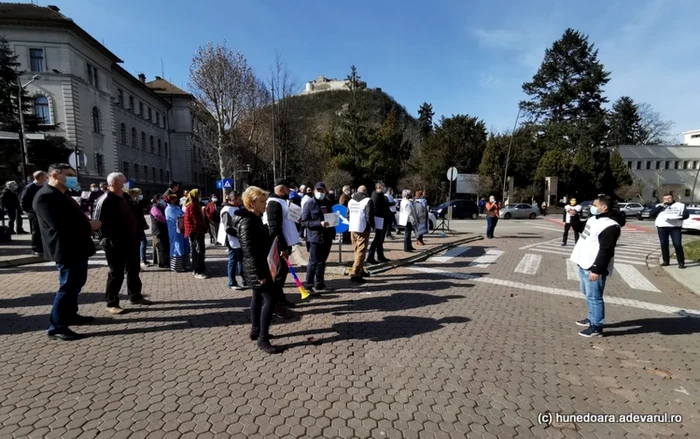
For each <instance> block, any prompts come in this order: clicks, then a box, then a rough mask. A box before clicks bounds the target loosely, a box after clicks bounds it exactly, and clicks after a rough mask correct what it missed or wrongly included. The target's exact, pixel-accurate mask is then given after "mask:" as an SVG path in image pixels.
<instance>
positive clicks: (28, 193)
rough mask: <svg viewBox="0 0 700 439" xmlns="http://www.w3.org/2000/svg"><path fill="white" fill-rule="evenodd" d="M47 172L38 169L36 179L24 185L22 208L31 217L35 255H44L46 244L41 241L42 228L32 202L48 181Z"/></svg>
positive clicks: (30, 225) (35, 174)
mask: <svg viewBox="0 0 700 439" xmlns="http://www.w3.org/2000/svg"><path fill="white" fill-rule="evenodd" d="M46 178H47V175H46V172H44V171H36V172H35V173H34V181H33V182H31V183H30V184H28V185H26V186H25V187H24V190H23V191H22V197H21V198H20V204H21V205H22V209H23V210H24V211H25V212H27V218H29V227H30V230H31V232H32V252H34V256H42V255H43V254H44V244H43V243H42V242H41V230H39V221H38V220H37V218H36V214H35V213H34V208H33V207H32V203H33V202H34V197H35V196H36V194H37V192H39V189H41V187H42V186H44V184H45V183H46Z"/></svg>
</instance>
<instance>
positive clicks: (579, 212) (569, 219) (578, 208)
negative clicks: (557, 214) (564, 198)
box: [564, 204, 581, 224]
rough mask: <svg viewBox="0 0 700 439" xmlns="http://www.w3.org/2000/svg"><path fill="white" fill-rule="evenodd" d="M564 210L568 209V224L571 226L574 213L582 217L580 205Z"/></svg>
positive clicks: (567, 207)
mask: <svg viewBox="0 0 700 439" xmlns="http://www.w3.org/2000/svg"><path fill="white" fill-rule="evenodd" d="M564 209H566V224H571V217H572V215H571V213H572V212H576V216H578V215H581V206H580V205H578V204H577V205H575V206H571V205H569V206H566V207H564Z"/></svg>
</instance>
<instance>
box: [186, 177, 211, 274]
mask: <svg viewBox="0 0 700 439" xmlns="http://www.w3.org/2000/svg"><path fill="white" fill-rule="evenodd" d="M206 234H207V224H206V222H205V220H204V207H203V206H202V203H201V202H200V201H199V189H192V190H191V191H189V193H188V194H187V204H186V205H185V238H188V239H189V240H190V247H191V248H192V270H193V271H194V278H195V279H207V278H208V277H209V276H207V274H206V267H205V265H204V255H205V251H206V246H205V245H204V235H206Z"/></svg>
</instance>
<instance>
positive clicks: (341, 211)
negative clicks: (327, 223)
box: [332, 204, 350, 233]
mask: <svg viewBox="0 0 700 439" xmlns="http://www.w3.org/2000/svg"><path fill="white" fill-rule="evenodd" d="M332 210H333V213H335V214H336V215H338V225H337V226H335V231H336V232H337V233H345V232H347V231H348V230H350V222H349V221H348V208H347V207H345V206H343V205H342V204H336V205H335V206H333V209H332Z"/></svg>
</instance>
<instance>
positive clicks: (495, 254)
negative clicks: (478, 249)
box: [469, 250, 503, 268]
mask: <svg viewBox="0 0 700 439" xmlns="http://www.w3.org/2000/svg"><path fill="white" fill-rule="evenodd" d="M502 254H503V251H501V250H487V251H486V254H485V255H483V256H479V257H478V258H476V259H474V260H473V261H472V262H471V264H469V266H470V267H473V268H489V265H491V264H493V263H494V262H496V260H497V259H498V258H500V257H501V255H502Z"/></svg>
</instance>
